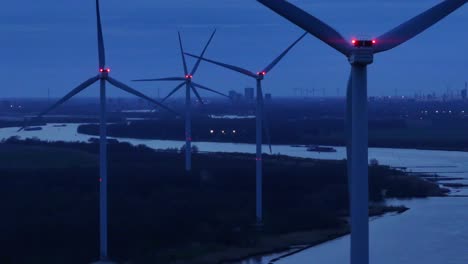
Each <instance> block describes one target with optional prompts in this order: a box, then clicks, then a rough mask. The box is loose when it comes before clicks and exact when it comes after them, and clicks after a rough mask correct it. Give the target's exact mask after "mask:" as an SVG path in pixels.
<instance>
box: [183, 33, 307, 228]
mask: <svg viewBox="0 0 468 264" xmlns="http://www.w3.org/2000/svg"><path fill="white" fill-rule="evenodd" d="M306 35H307V32H305V33H304V34H302V35H301V36H300V37H299V38H298V39H297V40H296V41H294V42H293V43H292V44H291V45H290V46H289V47H288V48H287V49H286V50H284V51H283V53H281V54H280V55H279V56H278V57H277V58H275V59H274V60H273V61H272V62H271V63H270V64H269V65H268V66H266V67H265V68H264V69H263V70H261V71H259V72H257V73H254V72H251V71H249V70H246V69H243V68H240V67H237V66H233V65H229V64H225V63H221V62H217V61H214V60H210V59H206V58H203V54H202V56H195V55H193V54H189V53H185V54H187V55H188V56H191V57H194V58H198V60H204V61H207V62H210V63H213V64H216V65H218V66H221V67H224V68H227V69H230V70H232V71H235V72H238V73H241V74H244V75H247V76H249V77H252V78H254V79H255V80H256V82H257V105H256V108H257V109H256V144H257V148H256V157H255V161H256V162H255V163H256V165H255V167H256V173H255V174H256V224H257V225H258V226H261V225H262V223H263V208H262V204H263V202H262V197H263V195H262V184H263V183H262V181H263V168H262V131H263V128H262V125H263V123H264V116H265V114H264V111H263V108H264V102H263V91H262V81H263V79H264V78H265V76H266V75H267V73H269V72H270V71H271V70H273V68H274V67H275V66H276V65H277V64H278V63H279V62H280V61H281V59H283V58H284V56H286V54H287V53H288V52H289V51H290V50H291V49H292V48H293V47H294V46H295V45H296V44H297V43H298V42H299V41H300V40H301V39H303V38H304V37H305V36H306ZM267 127H268V126H266V125H265V128H266V129H267ZM266 135H267V136H268V137H269V133H268V131H266ZM267 140H268V141H269V138H268V139H267ZM270 152H271V144H270Z"/></svg>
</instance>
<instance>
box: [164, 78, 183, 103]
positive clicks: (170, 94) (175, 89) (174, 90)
mask: <svg viewBox="0 0 468 264" xmlns="http://www.w3.org/2000/svg"><path fill="white" fill-rule="evenodd" d="M184 84H185V82H183V83H181V84H179V85H177V87H176V88H174V89H173V90H172V91H171V92H170V93H169V94H168V95H167V96H166V97H164V99H163V100H162V101H161V103H163V102H164V101H166V100H167V99H168V98H169V97H171V96H172V95H173V94H174V93H175V92H177V91H178V90H179V89H180V88H182V86H184Z"/></svg>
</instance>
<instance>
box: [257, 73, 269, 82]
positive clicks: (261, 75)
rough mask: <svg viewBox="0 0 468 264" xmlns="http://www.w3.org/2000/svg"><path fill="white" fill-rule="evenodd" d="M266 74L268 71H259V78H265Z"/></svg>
mask: <svg viewBox="0 0 468 264" xmlns="http://www.w3.org/2000/svg"><path fill="white" fill-rule="evenodd" d="M266 74H267V72H266V71H261V72H257V76H258V79H259V80H263V78H264V77H265V75H266Z"/></svg>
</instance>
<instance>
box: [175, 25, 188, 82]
mask: <svg viewBox="0 0 468 264" xmlns="http://www.w3.org/2000/svg"><path fill="white" fill-rule="evenodd" d="M177 33H178V34H179V46H180V53H181V55H182V64H183V65H184V74H185V75H187V74H188V70H187V62H186V61H185V53H184V47H183V46H182V37H181V36H180V32H177Z"/></svg>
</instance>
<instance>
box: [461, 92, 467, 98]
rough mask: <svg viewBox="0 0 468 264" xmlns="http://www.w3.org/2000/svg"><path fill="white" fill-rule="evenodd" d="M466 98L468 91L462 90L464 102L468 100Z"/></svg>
mask: <svg viewBox="0 0 468 264" xmlns="http://www.w3.org/2000/svg"><path fill="white" fill-rule="evenodd" d="M466 96H467V90H466V89H463V90H461V98H462V99H463V100H466Z"/></svg>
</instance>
